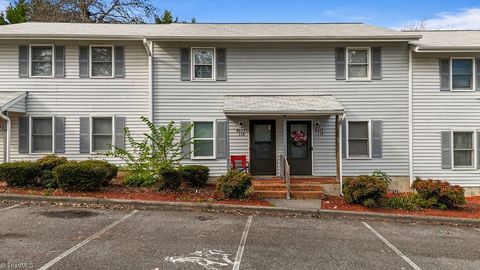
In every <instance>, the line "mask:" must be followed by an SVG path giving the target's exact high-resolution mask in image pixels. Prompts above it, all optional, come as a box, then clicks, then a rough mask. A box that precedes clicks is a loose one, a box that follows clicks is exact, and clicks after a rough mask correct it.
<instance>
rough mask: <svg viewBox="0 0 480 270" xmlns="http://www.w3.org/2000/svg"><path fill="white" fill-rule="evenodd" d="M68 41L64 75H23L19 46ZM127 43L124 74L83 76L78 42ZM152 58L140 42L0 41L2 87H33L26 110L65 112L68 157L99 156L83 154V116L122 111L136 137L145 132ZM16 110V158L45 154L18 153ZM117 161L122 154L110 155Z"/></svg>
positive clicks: (29, 112) (14, 117) (13, 151)
mask: <svg viewBox="0 0 480 270" xmlns="http://www.w3.org/2000/svg"><path fill="white" fill-rule="evenodd" d="M52 43H53V44H56V45H65V78H19V77H18V45H20V44H52ZM93 44H108V45H122V46H125V78H114V79H113V78H112V79H97V78H79V70H78V69H79V64H78V62H79V60H78V54H79V47H78V46H79V45H83V46H88V45H93ZM148 76H149V73H148V58H147V54H146V52H145V49H144V47H143V44H142V43H141V42H131V41H125V42H123V41H122V42H111V41H108V42H105V43H100V42H90V41H78V42H76V41H68V42H67V41H27V40H26V41H18V40H17V41H0V89H1V91H28V97H27V100H26V107H27V115H32V116H36V115H48V116H51V115H57V116H64V117H65V150H66V152H65V154H64V155H65V156H66V157H67V158H70V159H87V158H98V157H99V156H98V155H89V154H80V153H79V122H80V119H79V118H80V117H82V116H89V115H107V116H113V115H119V116H125V117H126V126H127V127H129V128H130V129H131V131H132V134H133V135H134V136H136V137H140V136H141V134H142V133H143V132H144V131H145V128H144V125H143V123H141V121H140V116H142V115H145V116H148V112H149V110H148V108H149V94H148V85H149V79H148ZM20 115H21V114H17V113H16V114H12V115H11V119H12V133H11V140H12V141H11V160H22V159H25V160H33V159H37V158H39V157H41V156H42V154H31V155H28V154H19V153H18V116H20ZM110 160H111V161H114V162H118V161H119V160H117V159H110Z"/></svg>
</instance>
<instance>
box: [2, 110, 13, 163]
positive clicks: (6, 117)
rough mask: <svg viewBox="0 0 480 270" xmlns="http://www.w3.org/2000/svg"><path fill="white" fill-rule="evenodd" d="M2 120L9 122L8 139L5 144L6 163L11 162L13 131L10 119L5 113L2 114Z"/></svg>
mask: <svg viewBox="0 0 480 270" xmlns="http://www.w3.org/2000/svg"><path fill="white" fill-rule="evenodd" d="M0 118H2V119H3V120H5V121H6V122H7V139H6V140H5V142H4V145H5V157H4V158H5V162H9V161H10V130H11V121H10V118H9V117H8V116H7V115H6V114H4V113H3V112H0Z"/></svg>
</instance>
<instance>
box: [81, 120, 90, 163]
mask: <svg viewBox="0 0 480 270" xmlns="http://www.w3.org/2000/svg"><path fill="white" fill-rule="evenodd" d="M80 153H82V154H89V153H90V117H80Z"/></svg>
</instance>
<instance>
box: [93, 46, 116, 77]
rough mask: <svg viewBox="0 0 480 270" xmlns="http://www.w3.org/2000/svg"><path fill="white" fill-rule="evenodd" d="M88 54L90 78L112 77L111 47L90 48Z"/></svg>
mask: <svg viewBox="0 0 480 270" xmlns="http://www.w3.org/2000/svg"><path fill="white" fill-rule="evenodd" d="M90 54H91V57H90V59H91V60H90V61H91V63H90V67H91V68H90V77H99V78H111V77H113V74H114V70H113V66H114V65H113V58H114V56H113V46H91V47H90Z"/></svg>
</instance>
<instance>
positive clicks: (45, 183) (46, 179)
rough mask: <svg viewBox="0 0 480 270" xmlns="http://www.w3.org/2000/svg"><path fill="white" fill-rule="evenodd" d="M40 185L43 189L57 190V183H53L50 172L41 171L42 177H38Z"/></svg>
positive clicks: (53, 178)
mask: <svg viewBox="0 0 480 270" xmlns="http://www.w3.org/2000/svg"><path fill="white" fill-rule="evenodd" d="M40 184H41V185H42V187H43V188H47V189H55V188H58V184H57V181H55V177H53V173H52V171H51V170H43V171H42V175H41V176H40Z"/></svg>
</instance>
